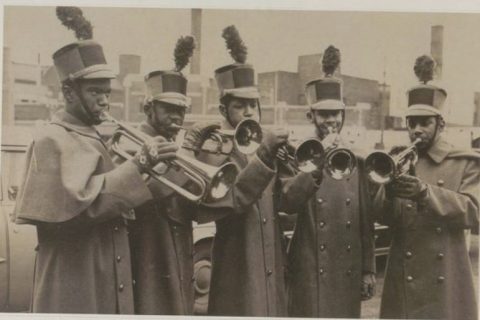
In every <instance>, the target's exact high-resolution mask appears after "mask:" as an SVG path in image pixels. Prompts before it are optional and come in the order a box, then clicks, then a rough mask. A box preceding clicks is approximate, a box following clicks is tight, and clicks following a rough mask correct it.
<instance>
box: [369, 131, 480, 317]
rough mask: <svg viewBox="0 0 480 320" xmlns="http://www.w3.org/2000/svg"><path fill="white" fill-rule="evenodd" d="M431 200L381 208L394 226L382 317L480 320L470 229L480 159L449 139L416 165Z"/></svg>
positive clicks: (380, 201)
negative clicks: (468, 240)
mask: <svg viewBox="0 0 480 320" xmlns="http://www.w3.org/2000/svg"><path fill="white" fill-rule="evenodd" d="M415 168H416V173H417V175H418V176H419V177H420V179H421V180H422V181H423V182H425V183H426V184H427V190H428V191H427V196H426V198H425V199H423V200H421V201H418V202H414V201H411V200H404V199H400V198H394V199H393V201H388V200H386V199H385V189H384V188H383V187H382V188H380V189H379V192H378V194H377V197H376V199H375V203H374V205H375V208H376V210H377V213H378V215H379V217H380V219H381V222H382V223H384V224H387V225H390V226H391V227H392V228H393V229H394V236H393V240H392V244H391V247H390V252H389V257H388V265H387V271H386V276H385V286H384V290H383V296H382V303H381V310H380V317H381V318H397V319H400V318H401V319H405V318H409V319H411V318H414V319H427V318H428V319H477V317H478V315H477V304H476V298H475V291H474V286H473V278H472V269H471V264H470V259H469V255H468V252H467V247H466V241H465V235H464V230H465V229H470V228H472V227H474V226H476V225H478V208H479V201H478V195H479V191H480V190H479V183H480V180H479V179H480V178H479V176H480V157H479V155H477V154H475V153H473V152H471V151H461V150H456V149H454V147H453V146H452V145H451V144H450V143H448V142H447V141H446V140H445V139H444V138H443V137H440V138H439V139H438V140H437V141H436V143H435V144H434V145H433V146H432V147H431V148H430V149H429V150H428V153H427V155H425V156H420V158H419V160H418V163H417V164H416V166H415Z"/></svg>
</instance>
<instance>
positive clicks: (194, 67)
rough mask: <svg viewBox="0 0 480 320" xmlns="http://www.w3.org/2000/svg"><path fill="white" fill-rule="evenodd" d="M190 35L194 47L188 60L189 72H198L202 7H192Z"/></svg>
mask: <svg viewBox="0 0 480 320" xmlns="http://www.w3.org/2000/svg"><path fill="white" fill-rule="evenodd" d="M191 33H192V36H194V37H195V44H196V48H195V51H194V53H193V57H192V60H191V62H190V74H200V52H201V50H202V9H192V32H191Z"/></svg>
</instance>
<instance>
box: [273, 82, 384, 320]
mask: <svg viewBox="0 0 480 320" xmlns="http://www.w3.org/2000/svg"><path fill="white" fill-rule="evenodd" d="M341 87H342V82H341V80H338V79H335V78H331V77H327V78H322V79H319V80H314V81H311V82H309V83H308V84H307V89H306V94H307V95H308V96H309V102H310V105H311V108H312V110H344V109H345V108H344V104H343V102H342V94H341V90H342V88H341ZM343 121H344V120H343ZM312 138H313V139H318V137H317V136H315V137H312ZM344 146H345V144H344ZM362 165H363V163H362V162H361V159H359V167H358V170H357V171H356V172H355V173H354V174H353V175H352V176H351V177H350V178H348V179H345V180H340V181H339V180H334V179H333V178H332V177H330V176H329V174H327V173H326V172H325V171H324V172H323V179H322V181H321V184H318V182H316V180H314V177H313V176H312V174H311V173H303V172H300V173H298V174H297V175H296V176H295V177H293V178H289V179H285V180H284V182H283V189H282V192H281V202H280V203H281V204H280V205H281V206H282V208H283V209H284V210H285V212H287V213H298V217H297V223H296V226H295V231H294V234H293V237H292V240H291V242H290V245H289V251H288V258H289V270H290V272H289V277H288V284H287V287H288V312H289V316H292V317H321V318H360V311H361V286H362V276H363V274H364V273H372V274H374V273H375V255H374V253H375V252H374V251H375V250H374V238H373V235H374V228H373V221H372V219H371V218H369V213H370V211H369V201H368V199H369V197H368V195H367V188H366V181H365V179H364V178H363V175H362V169H363V168H362Z"/></svg>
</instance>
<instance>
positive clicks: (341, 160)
mask: <svg viewBox="0 0 480 320" xmlns="http://www.w3.org/2000/svg"><path fill="white" fill-rule="evenodd" d="M325 169H326V170H327V172H328V174H329V175H330V176H331V177H332V178H333V179H335V180H343V179H346V178H349V177H351V176H352V175H353V174H354V173H355V171H356V170H357V157H356V156H355V154H354V153H353V152H352V151H350V150H348V149H346V148H338V149H333V150H332V151H330V152H328V153H327V155H326V156H325Z"/></svg>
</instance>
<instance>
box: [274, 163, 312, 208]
mask: <svg viewBox="0 0 480 320" xmlns="http://www.w3.org/2000/svg"><path fill="white" fill-rule="evenodd" d="M280 183H281V187H280V192H279V197H278V198H279V199H278V210H279V211H282V212H285V213H288V214H296V213H298V211H299V209H300V207H301V205H303V204H304V203H305V202H307V201H308V200H309V199H310V198H311V197H313V196H314V195H315V193H316V192H317V190H318V189H319V188H320V184H317V182H316V181H315V179H314V178H313V177H312V175H311V174H310V173H305V172H299V173H297V174H296V175H295V176H294V177H286V178H283V177H281V178H280Z"/></svg>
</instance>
